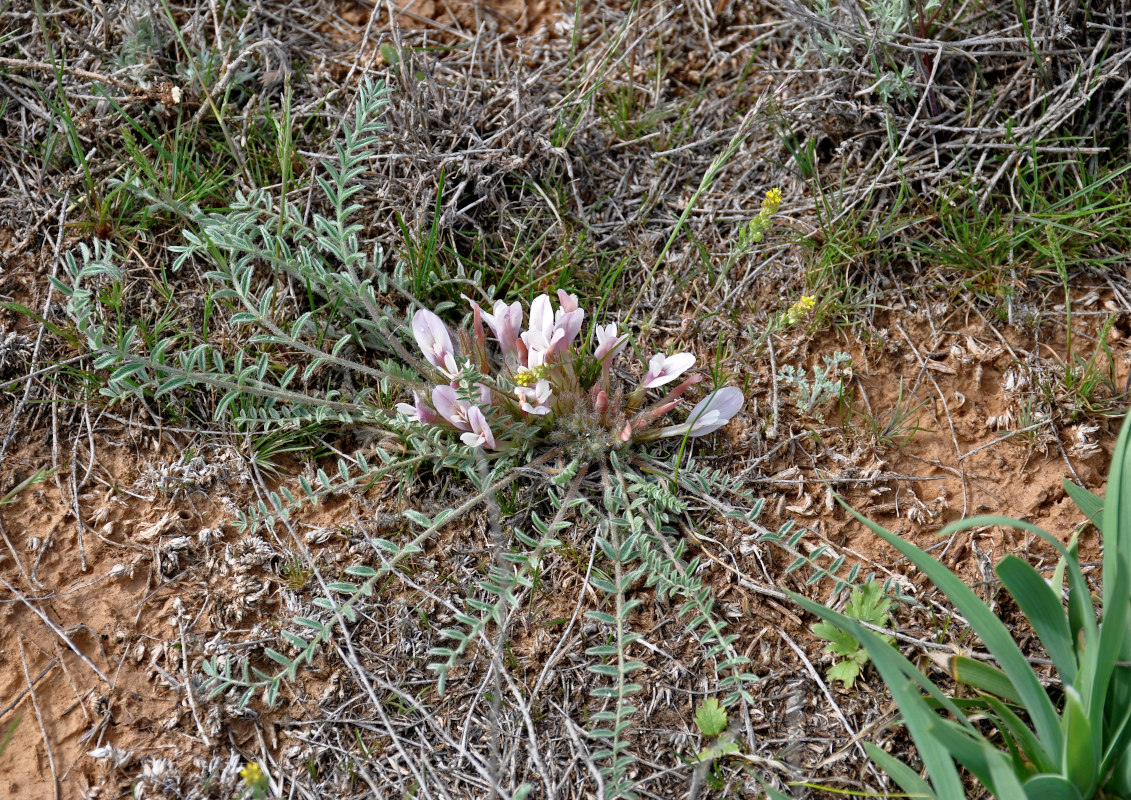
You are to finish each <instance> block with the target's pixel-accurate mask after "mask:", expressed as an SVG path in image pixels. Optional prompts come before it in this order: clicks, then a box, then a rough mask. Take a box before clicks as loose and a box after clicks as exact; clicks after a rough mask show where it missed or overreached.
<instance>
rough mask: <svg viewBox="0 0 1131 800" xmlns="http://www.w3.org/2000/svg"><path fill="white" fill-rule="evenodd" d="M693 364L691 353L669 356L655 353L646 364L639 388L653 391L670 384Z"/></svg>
mask: <svg viewBox="0 0 1131 800" xmlns="http://www.w3.org/2000/svg"><path fill="white" fill-rule="evenodd" d="M694 364H695V356H693V355H691V353H676V354H675V355H671V356H665V355H664V354H663V353H657V354H656V355H654V356H652V360H651V361H649V362H648V371H647V372H646V373H645V374H644V377H643V378H642V379H641V380H640V386H641V387H643V388H644V389H654V388H656V387H657V386H663V385H664V384H665V383H671V382H672V381H674V380H675V379H676V378H678V377H679V376H680V375H682V374H683V373H685V372H687V370H689V369H691V367H692V366H693V365H694Z"/></svg>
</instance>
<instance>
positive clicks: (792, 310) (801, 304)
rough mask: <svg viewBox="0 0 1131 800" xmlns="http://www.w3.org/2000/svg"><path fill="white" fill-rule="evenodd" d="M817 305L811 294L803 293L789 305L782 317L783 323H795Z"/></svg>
mask: <svg viewBox="0 0 1131 800" xmlns="http://www.w3.org/2000/svg"><path fill="white" fill-rule="evenodd" d="M816 307H817V300H816V298H814V297H813V296H812V295H808V294H803V295H801V299H800V300H798V301H797V302H796V303H794V304H793V305H791V306H790V307H789V311H786V312H785V316H784V317H783V318H782V322H783V323H784V325H796V324H797V323H798V322H800V321H801V318H802V317H804V316H805V315H806V314H808V313H809V312H810V311H812V310H813V309H814V308H816Z"/></svg>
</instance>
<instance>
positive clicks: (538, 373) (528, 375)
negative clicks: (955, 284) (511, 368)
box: [514, 364, 546, 386]
mask: <svg viewBox="0 0 1131 800" xmlns="http://www.w3.org/2000/svg"><path fill="white" fill-rule="evenodd" d="M545 377H546V365H545V364H543V365H542V366H540V367H531V368H530V369H524V370H522V371H521V372H518V373H517V374H516V375H515V376H514V385H515V386H533V385H534V384H536V383H538V381H540V380H542V379H543V378H545Z"/></svg>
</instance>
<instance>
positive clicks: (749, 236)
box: [739, 189, 782, 247]
mask: <svg viewBox="0 0 1131 800" xmlns="http://www.w3.org/2000/svg"><path fill="white" fill-rule="evenodd" d="M781 198H782V194H781V189H770V190H769V191H767V192H766V196H765V197H763V198H762V208H761V209H760V210H759V211H758V216H756V217H754V219H752V220H750V221H749V222H747V223H746V225H745V226H743V228H742V231H741V233H740V234H739V240H740V242H741V244H742V246H743V247H749V246H750V245H752V244H757V243H758V242H760V241H762V237H763V236H764V235H765V233H766V230H767V229H768V228H769V227H770V217H772V216H773V215H774V214H776V213H777V212H778V209H779V208H781Z"/></svg>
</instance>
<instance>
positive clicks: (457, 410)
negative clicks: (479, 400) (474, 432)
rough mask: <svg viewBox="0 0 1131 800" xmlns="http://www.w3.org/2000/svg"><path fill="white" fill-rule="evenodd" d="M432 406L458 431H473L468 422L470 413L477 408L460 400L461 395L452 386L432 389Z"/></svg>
mask: <svg viewBox="0 0 1131 800" xmlns="http://www.w3.org/2000/svg"><path fill="white" fill-rule="evenodd" d="M432 405H433V406H434V407H435V408H436V413H437V414H439V415H440V416H441V417H442V418H443V419H444V420H445V421H446V422H447V423H448V424H449V425H452V426H453V427H455V428H456V429H458V430H461V431H469V430H471V423H470V422H468V417H467V415H468V411H469V410H470V409H472V408H475V406H473V405H471V403H469V402H467V401H466V400H462V399H460V396H459V394H458V393H457V392H456V390H455V389H454V388H452V387H451V386H437V387H435V388H434V389H432Z"/></svg>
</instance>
